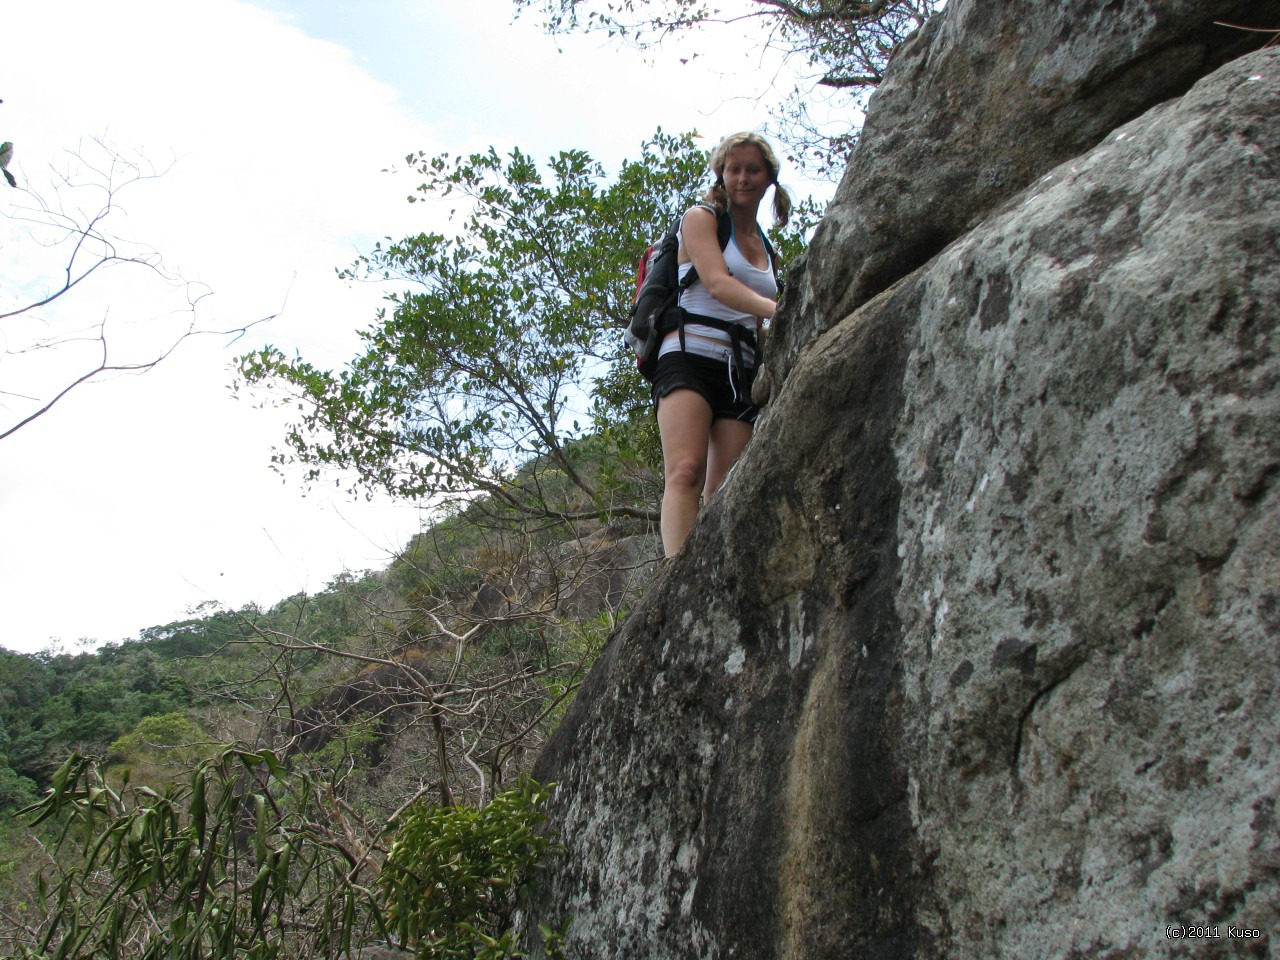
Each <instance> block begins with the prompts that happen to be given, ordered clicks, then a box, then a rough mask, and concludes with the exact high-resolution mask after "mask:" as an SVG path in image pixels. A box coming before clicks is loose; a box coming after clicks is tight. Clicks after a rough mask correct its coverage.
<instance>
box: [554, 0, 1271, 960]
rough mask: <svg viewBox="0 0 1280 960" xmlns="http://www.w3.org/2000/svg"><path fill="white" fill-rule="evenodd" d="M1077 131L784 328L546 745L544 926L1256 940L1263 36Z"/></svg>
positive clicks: (660, 949) (780, 945)
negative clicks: (773, 391) (654, 570)
mask: <svg viewBox="0 0 1280 960" xmlns="http://www.w3.org/2000/svg"><path fill="white" fill-rule="evenodd" d="M988 6H991V7H994V6H997V5H993V4H992V5H988ZM1002 6H1017V7H1031V6H1036V5H1031V4H1016V5H1002ZM1040 6H1044V5H1040ZM1168 6H1173V5H1168ZM1178 6H1186V7H1190V6H1193V5H1191V4H1182V5H1178ZM1130 7H1132V8H1133V9H1134V11H1136V13H1143V12H1145V11H1151V10H1159V9H1163V7H1162V5H1160V4H1156V3H1144V4H1132V5H1127V6H1126V7H1125V8H1124V11H1123V15H1124V16H1126V17H1127V16H1128V14H1129V12H1130ZM1081 9H1082V10H1083V11H1084V12H1085V13H1086V14H1089V15H1090V16H1093V17H1094V18H1095V20H1096V19H1097V18H1103V14H1104V13H1106V12H1107V11H1116V12H1114V13H1113V14H1112V16H1114V17H1115V18H1119V17H1120V16H1121V13H1120V12H1118V8H1117V5H1114V4H1101V5H1099V4H1085V5H1084V6H1083V8H1081ZM1045 10H1048V8H1047V6H1046V7H1045ZM1090 11H1096V12H1095V13H1092V14H1090ZM948 12H949V13H952V14H954V15H955V17H956V18H957V19H958V18H960V17H961V16H962V15H963V16H968V17H978V16H979V12H980V11H979V10H978V8H977V5H975V4H969V3H966V2H965V0H953V3H952V4H950V5H949V7H948ZM1042 12H1043V11H1042ZM1156 19H1157V20H1158V19H1159V18H1158V17H1157V18H1156ZM1071 22H1073V21H1069V20H1064V21H1062V23H1063V24H1068V23H1071ZM947 29H949V28H948V27H947V26H946V24H945V23H944V24H942V25H941V26H937V27H934V28H933V29H932V31H930V33H931V34H932V36H933V37H934V38H935V40H934V42H935V43H939V44H943V40H942V39H938V38H940V37H945V35H946V31H947ZM1025 29H1026V31H1027V32H1029V33H1038V32H1042V31H1044V30H1046V29H1047V28H1046V27H1044V25H1043V24H1040V23H1038V22H1031V21H1029V22H1027V23H1026V25H1025ZM1135 29H1137V28H1135ZM1067 37H1068V39H1069V40H1072V42H1074V43H1076V44H1077V47H1078V48H1079V49H1081V50H1090V49H1094V48H1096V47H1097V46H1098V45H1100V44H1102V43H1103V40H1102V39H1098V40H1095V41H1093V42H1090V41H1088V40H1087V39H1086V38H1082V37H1074V39H1073V34H1071V33H1070V32H1068V34H1067ZM1108 42H1109V41H1108ZM949 43H950V45H951V46H952V47H955V46H958V45H960V40H959V39H956V40H954V41H950V42H949ZM943 48H944V49H946V48H947V45H946V44H944V45H943ZM908 54H909V55H910V56H912V57H915V58H919V59H920V60H921V62H924V61H926V60H928V59H929V58H930V54H929V53H928V51H927V50H925V49H923V48H916V49H912V50H909V51H908ZM1067 65H1068V62H1067V61H1066V60H1063V61H1061V62H1060V63H1059V65H1058V66H1057V67H1053V66H1052V64H1049V65H1038V64H1037V63H1030V64H1027V65H1026V66H1025V70H1026V71H1029V72H1030V74H1031V75H1034V74H1035V70H1036V68H1037V67H1038V66H1042V68H1043V69H1045V70H1050V72H1053V71H1055V70H1056V71H1058V72H1061V71H1063V70H1066V69H1067ZM887 96H888V92H886V94H885V97H887ZM955 96H956V98H965V97H968V98H975V97H980V96H981V91H975V90H972V89H970V90H964V89H960V88H958V87H957V88H956V89H955ZM882 101H883V98H882ZM1127 109H1129V110H1132V109H1134V108H1133V107H1132V106H1131V107H1129V108H1127ZM1089 113H1090V111H1089V110H1086V109H1085V108H1084V107H1083V106H1082V107H1080V108H1079V109H1077V110H1075V111H1074V112H1072V111H1070V110H1067V108H1066V107H1063V108H1062V110H1059V111H1057V113H1056V114H1055V115H1056V116H1058V117H1059V118H1060V120H1058V121H1055V122H1061V123H1064V124H1065V123H1068V122H1070V123H1073V124H1078V123H1082V122H1084V119H1083V118H1084V117H1085V115H1086V114H1089ZM1072 118H1074V119H1072ZM937 122H938V123H939V124H940V125H945V126H947V127H949V128H952V129H953V128H954V123H952V121H950V120H948V119H946V118H940V119H939V120H938V121H937ZM1010 123H1013V121H1010ZM1052 126H1053V123H1048V124H1047V126H1046V124H1045V123H1042V122H1039V121H1037V122H1034V123H1033V122H1032V121H1031V120H1027V121H1026V127H1025V129H1026V130H1028V131H1034V130H1043V129H1047V128H1051V127H1052ZM1008 129H1017V127H1016V124H1015V125H1014V126H1011V127H1008ZM1091 136H1093V139H1094V140H1097V139H1098V137H1099V136H1100V137H1101V141H1100V142H1097V143H1096V145H1095V146H1093V148H1092V149H1090V150H1088V151H1087V152H1083V153H1081V154H1080V155H1079V156H1076V157H1074V158H1071V159H1068V160H1067V162H1065V163H1062V164H1061V165H1059V166H1057V167H1055V168H1052V169H1046V170H1042V171H1039V173H1038V174H1037V176H1036V177H1035V180H1034V182H1033V183H1031V184H1029V185H1027V186H1026V188H1025V189H1023V190H1021V191H1020V192H1014V191H1012V190H1010V195H1009V196H1007V198H1006V202H1004V204H1003V206H999V207H997V208H995V209H993V210H989V211H988V212H987V213H986V215H985V216H982V217H981V219H980V222H979V223H978V224H977V225H976V226H975V225H973V224H969V226H970V227H972V229H969V230H968V231H967V232H964V233H963V235H962V236H960V238H959V239H957V240H955V242H952V243H951V244H950V245H947V246H945V249H943V246H944V243H945V240H944V239H943V238H944V237H945V232H944V233H943V234H939V235H938V239H936V240H935V241H933V242H932V244H931V245H932V246H933V247H934V249H933V250H931V251H930V250H928V247H929V246H930V244H926V245H925V246H923V247H920V248H919V250H920V253H919V254H918V255H919V256H922V257H927V256H928V255H929V254H932V259H930V260H929V261H928V262H927V263H925V264H924V265H923V266H920V267H919V268H918V269H915V270H914V271H912V270H906V269H903V270H902V276H901V278H900V279H898V280H897V281H896V282H894V283H892V284H891V285H890V286H888V287H887V288H886V289H884V290H883V291H881V292H879V293H878V294H877V295H875V296H873V297H872V298H870V299H869V300H868V301H867V302H865V303H864V304H863V305H862V306H861V307H860V308H859V309H857V310H856V311H855V312H853V313H852V314H850V315H848V316H846V317H844V319H842V320H840V322H839V323H836V324H835V325H834V326H833V327H832V328H831V329H830V330H828V331H826V332H825V333H823V334H821V335H820V336H817V338H816V339H815V340H814V342H813V343H812V344H810V345H809V347H808V349H806V350H805V351H804V352H803V353H801V352H798V351H797V353H796V356H795V365H794V369H792V370H791V371H790V374H789V376H788V377H787V380H786V383H785V385H784V387H783V389H781V390H780V391H779V392H778V394H777V396H776V397H775V399H774V402H773V403H772V404H771V406H770V408H769V410H768V412H767V414H766V416H765V417H764V418H762V420H761V422H760V424H759V427H758V430H757V432H756V437H755V439H754V440H753V442H752V444H751V446H750V447H749V448H748V450H747V453H746V454H745V455H744V457H743V459H742V460H741V461H740V462H739V464H738V465H737V466H736V467H735V468H734V470H733V471H732V473H731V474H730V477H729V479H728V481H727V483H726V485H725V487H724V488H723V489H722V490H721V491H720V492H719V493H718V494H717V495H716V497H715V498H714V500H713V501H712V502H711V503H710V504H709V505H708V507H707V508H706V510H705V511H704V513H703V516H702V517H701V518H700V520H699V522H698V524H697V526H696V527H695V529H694V531H693V534H692V535H691V537H690V539H689V542H688V544H687V545H686V548H685V550H684V551H683V553H682V554H681V555H680V556H679V557H678V558H677V559H676V560H675V561H674V562H672V563H671V564H669V565H668V566H667V567H666V568H665V570H664V571H663V573H662V574H660V576H659V578H658V580H657V583H656V586H655V588H654V589H653V590H652V591H651V592H650V593H649V594H648V595H647V597H646V598H645V600H644V601H643V602H642V603H641V604H640V605H639V606H638V607H637V609H636V610H635V611H634V612H633V613H632V615H631V616H630V618H629V619H628V620H627V621H626V623H625V624H624V625H623V627H622V629H621V630H620V631H619V632H618V633H617V634H616V635H615V636H614V637H613V638H612V639H611V640H610V642H609V644H608V645H607V647H606V648H605V650H604V652H603V653H602V655H601V657H600V658H599V660H598V661H597V663H596V666H595V668H594V669H593V671H592V673H591V674H590V675H589V677H588V678H587V680H586V682H585V683H584V685H583V688H582V690H581V691H580V693H579V694H578V697H577V700H576V701H575V703H574V705H573V707H572V708H571V710H570V712H569V713H568V715H567V716H566V718H565V719H564V721H563V723H562V724H561V726H560V727H559V729H558V730H557V731H556V732H555V734H554V736H553V737H552V738H551V740H550V742H549V744H548V746H547V748H546V750H545V752H544V753H543V755H542V757H541V758H540V760H539V763H538V766H537V769H536V770H535V775H536V776H538V777H539V778H541V779H544V780H554V781H556V782H557V783H558V784H559V787H558V789H557V792H556V794H555V797H554V799H553V802H552V807H551V814H552V824H553V826H554V827H555V828H556V829H557V830H558V832H559V834H560V836H561V839H562V841H563V842H564V844H565V845H566V848H567V852H566V855H565V856H564V857H563V858H562V859H560V860H558V861H557V862H556V863H554V864H553V865H552V866H551V867H550V868H549V870H548V871H547V873H546V875H545V877H544V878H543V880H542V882H541V884H540V886H539V888H538V893H537V897H536V900H535V902H534V903H533V905H532V907H531V910H530V914H529V919H530V921H531V922H532V921H540V922H543V923H548V924H553V925H558V924H559V923H561V922H564V921H568V923H569V927H568V950H567V955H568V956H569V957H575V958H592V960H604V958H619V960H621V958H626V960H642V958H689V960H695V958H696V960H716V958H730V957H734V958H797V960H799V958H806V960H828V958H829V960H836V958H840V960H844V958H848V957H876V958H921V960H923V958H931V960H933V958H937V960H941V958H949V960H964V958H973V960H988V958H992V957H1008V958H1020V960H1022V958H1041V957H1043V958H1048V957H1054V958H1068V957H1072V958H1076V957H1112V958H1119V957H1138V956H1142V957H1163V956H1169V957H1172V956H1186V955H1200V956H1226V955H1233V956H1257V957H1263V956H1269V955H1270V951H1271V950H1272V949H1273V948H1274V947H1275V946H1276V944H1275V942H1274V940H1275V938H1276V936H1277V933H1276V931H1278V930H1280V883H1278V882H1277V881H1278V879H1280V834H1278V832H1277V821H1276V816H1275V808H1276V800H1277V794H1280V703H1277V698H1278V695H1280V694H1278V692H1280V654H1278V653H1277V651H1280V554H1278V551H1277V544H1280V484H1278V483H1277V481H1278V480H1280V359H1278V358H1277V347H1278V346H1280V330H1278V329H1277V317H1280V309H1278V308H1277V304H1278V303H1280V253H1278V251H1280V177H1278V174H1280V159H1278V158H1280V50H1276V49H1272V50H1266V51H1263V52H1259V53H1254V54H1250V55H1248V56H1245V57H1243V58H1240V59H1238V60H1235V61H1233V62H1231V63H1229V64H1228V65H1226V66H1224V67H1222V68H1220V69H1218V70H1217V71H1216V72H1214V73H1213V74H1212V75H1210V76H1209V77H1207V78H1206V79H1204V80H1202V81H1201V82H1199V83H1198V84H1196V85H1195V86H1194V87H1192V88H1191V89H1190V91H1189V92H1187V93H1186V94H1185V95H1184V96H1181V97H1180V98H1178V99H1175V100H1173V101H1171V102H1168V103H1165V104H1163V105H1160V106H1157V107H1155V108H1154V109H1151V110H1149V111H1147V112H1146V113H1145V114H1143V115H1142V116H1141V117H1139V118H1138V119H1136V120H1133V121H1132V122H1129V123H1127V124H1126V125H1123V126H1120V127H1119V128H1118V129H1115V130H1114V131H1112V132H1110V133H1108V134H1105V135H1102V134H1101V133H1099V134H1097V135H1096V136H1095V135H1091ZM864 146H865V144H864ZM1062 149H1066V148H1065V147H1064V148H1062ZM1059 159H1061V158H1059ZM1020 169H1021V168H1020ZM886 175H888V174H886ZM1025 175H1026V174H1025V172H1020V173H1019V174H1018V176H1019V177H1023V176H1025ZM1010 176H1012V175H1010ZM1008 182H1009V183H1012V182H1013V180H1012V179H1011V180H1009V181H1008ZM904 202H905V201H904ZM976 211H977V208H976V207H975V208H972V211H971V212H970V213H967V214H964V215H963V216H960V215H959V214H957V217H958V219H957V220H956V221H955V222H956V224H957V225H958V224H960V222H961V221H963V220H964V219H965V217H969V218H977V217H978V216H979V215H978V213H977V212H976ZM834 229H836V230H840V231H842V232H843V231H845V230H846V227H844V226H838V227H837V228H834ZM886 229H887V228H886ZM906 229H914V227H911V226H909V227H907V228H906ZM956 229H957V230H959V227H958V226H957V228H956ZM850 242H851V243H853V242H854V241H852V240H851V241H850ZM859 242H860V241H859ZM812 262H813V261H811V264H812ZM860 262H861V261H860V260H859V259H858V258H857V257H852V259H851V260H850V264H851V266H850V270H853V271H856V269H857V267H858V264H859V263H860ZM905 262H906V261H904V263H905ZM886 276H888V275H886ZM812 282H813V283H817V281H816V279H815V280H812ZM841 283H842V284H843V285H844V286H848V283H847V282H846V281H841ZM880 283H883V281H880ZM818 412H820V414H819V413H818ZM1176 924H1210V925H1212V928H1213V929H1214V930H1216V932H1217V934H1218V936H1219V937H1220V939H1219V940H1217V941H1211V940H1195V941H1186V942H1182V941H1179V940H1175V939H1171V937H1173V936H1175V935H1176V934H1178V933H1180V932H1182V931H1181V928H1176V927H1174V926H1173V925H1176ZM1242 930H1243V931H1250V932H1256V933H1257V936H1256V937H1250V938H1246V937H1245V934H1244V933H1241V932H1240V931H1242Z"/></svg>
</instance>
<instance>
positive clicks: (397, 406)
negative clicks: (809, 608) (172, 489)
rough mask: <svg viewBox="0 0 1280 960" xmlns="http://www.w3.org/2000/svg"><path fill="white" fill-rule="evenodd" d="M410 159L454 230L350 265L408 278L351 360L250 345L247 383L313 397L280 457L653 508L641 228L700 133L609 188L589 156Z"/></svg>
mask: <svg viewBox="0 0 1280 960" xmlns="http://www.w3.org/2000/svg"><path fill="white" fill-rule="evenodd" d="M409 162H410V163H412V164H413V165H414V166H415V167H416V168H417V169H418V170H419V171H420V172H421V173H422V174H423V176H424V177H425V181H424V182H423V184H422V185H421V186H420V187H419V188H418V190H419V193H420V194H421V197H420V198H421V199H434V200H438V199H446V198H447V199H449V200H451V201H452V202H453V203H454V204H456V207H455V213H456V215H457V216H458V217H459V218H460V220H461V224H460V226H461V229H460V230H459V232H458V233H457V234H456V235H454V236H451V237H447V236H444V235H442V234H438V233H429V234H427V233H424V234H420V235H417V236H411V237H406V238H405V239H403V240H400V241H395V242H391V241H388V243H387V244H386V245H385V246H383V245H381V244H380V245H378V246H377V247H376V248H375V249H374V250H373V251H372V252H371V253H370V254H369V255H367V256H365V257H361V258H360V260H359V261H358V262H357V263H356V265H355V266H353V267H352V268H351V269H349V270H347V271H345V275H346V276H348V277H350V278H376V279H380V280H384V281H385V280H395V281H404V282H406V283H410V284H412V285H413V288H412V289H410V290H408V291H405V292H402V293H396V294H393V295H391V296H390V297H389V298H388V299H389V300H390V303H391V307H390V309H389V310H383V311H382V312H380V314H379V315H378V318H377V324H376V325H375V326H374V327H373V328H372V329H370V330H366V331H365V332H364V333H363V334H362V336H363V338H364V342H365V349H364V353H363V354H362V355H361V356H359V357H357V358H356V359H355V360H354V361H352V362H351V364H350V365H349V367H348V369H347V370H345V371H342V372H338V373H334V372H331V371H325V370H321V369H318V368H317V367H315V366H314V365H312V364H310V363H308V362H307V361H306V360H304V359H302V358H301V357H297V358H289V357H286V356H285V355H284V354H283V353H282V352H281V351H280V350H278V349H277V348H274V347H267V348H265V349H263V350H261V351H259V352H257V353H254V354H250V355H248V356H246V357H243V358H242V360H241V373H242V376H243V380H244V383H245V384H246V385H267V386H270V387H273V388H276V389H277V390H282V391H284V395H285V397H286V398H287V401H288V402H290V403H296V404H297V405H298V407H299V408H300V409H301V411H302V417H301V420H300V421H299V422H297V423H295V424H294V425H293V426H292V428H291V431H290V433H289V435H288V438H287V444H288V450H287V452H277V454H276V460H277V461H278V462H285V461H287V460H295V461H298V462H301V463H303V464H305V465H308V466H309V467H310V474H309V476H310V479H312V480H315V479H318V478H319V477H320V476H321V475H322V471H323V470H325V469H327V468H331V467H339V468H345V469H352V470H354V471H355V472H356V475H357V476H358V478H359V479H358V481H357V484H358V485H362V486H364V487H366V488H368V489H377V490H383V491H387V492H389V493H391V494H392V495H395V496H401V497H409V498H415V499H428V500H433V499H439V498H460V499H464V500H471V499H473V498H474V496H475V495H476V494H483V495H485V497H486V500H484V501H483V502H484V503H485V504H486V505H487V509H489V510H490V511H492V512H493V513H495V514H503V515H504V516H505V517H506V518H507V519H511V518H514V519H518V520H520V519H523V520H536V521H557V522H565V521H575V520H580V519H584V518H587V517H606V518H608V517H613V518H619V517H632V518H644V519H652V518H654V517H655V515H656V513H655V511H654V509H653V507H652V504H651V503H646V502H644V500H643V498H642V497H640V496H639V495H638V493H637V490H636V489H635V487H634V486H629V484H628V475H627V470H626V465H627V464H629V463H638V462H646V460H648V459H651V457H652V439H651V436H650V434H651V431H652V426H651V419H652V418H650V417H646V416H643V414H644V413H645V411H646V410H647V398H646V394H645V392H644V390H643V389H642V381H641V380H640V378H639V376H638V375H637V373H636V372H635V364H634V360H633V358H631V357H630V355H629V354H628V353H627V352H626V347H625V345H624V344H623V343H622V338H621V336H620V325H621V323H622V322H623V321H624V320H625V319H626V316H627V310H628V307H629V306H630V302H631V299H632V294H633V291H634V265H635V262H636V259H637V258H638V257H639V255H640V253H641V252H642V249H643V243H644V240H645V238H651V237H654V236H657V235H659V234H660V233H662V232H665V230H666V229H668V228H669V226H670V224H671V223H672V222H674V220H675V218H676V217H677V216H678V214H679V212H680V211H682V210H683V209H684V208H685V207H686V206H687V205H688V204H689V203H690V202H691V201H692V200H693V199H694V198H695V197H696V196H697V194H698V193H699V192H700V189H701V186H702V184H703V183H704V182H705V165H706V160H705V157H704V155H703V153H702V152H701V151H700V150H698V149H697V148H696V146H695V144H694V141H693V138H692V136H683V137H675V136H669V135H666V134H663V133H662V132H661V131H659V132H658V133H657V134H656V135H655V136H654V137H653V139H652V140H650V141H648V142H647V143H645V144H644V146H643V152H642V155H641V157H640V158H639V159H638V160H635V161H627V162H625V163H623V165H622V168H621V170H620V171H619V173H618V175H617V176H616V178H614V179H613V180H612V182H606V176H605V173H604V170H603V168H602V167H601V166H600V164H599V163H597V162H595V161H593V160H592V159H591V157H590V156H588V155H587V154H586V153H584V152H583V151H580V150H568V151H564V152H562V153H560V154H558V155H557V156H556V157H554V158H552V160H551V161H550V169H549V171H548V173H549V177H544V174H543V172H542V171H541V170H540V169H539V167H538V165H537V164H536V163H535V162H534V161H533V160H532V158H530V157H529V156H528V155H527V154H525V153H522V152H521V151H519V150H515V151H513V152H512V153H511V154H510V155H509V156H506V157H503V156H500V155H499V154H498V152H497V151H496V150H493V149H492V148H491V149H490V150H489V152H488V153H485V154H474V155H472V156H469V157H457V158H454V157H450V156H448V155H442V156H438V157H431V158H428V157H426V156H424V155H422V154H418V155H416V156H411V157H409ZM412 199H418V198H411V200H412ZM815 215H816V210H815V209H814V206H813V204H811V203H805V204H798V205H797V209H796V211H795V212H794V213H793V220H792V226H791V227H789V228H788V230H787V231H786V232H785V233H782V234H780V235H776V236H775V246H776V247H777V248H778V250H779V251H780V253H781V254H782V256H783V257H784V258H786V257H789V256H792V255H794V254H796V253H797V252H798V249H799V248H800V247H801V246H802V244H803V235H804V231H805V230H806V229H807V227H808V226H809V225H810V224H811V223H812V221H813V220H814V219H815ZM646 438H648V442H649V444H650V446H649V447H647V448H646V447H645V445H644V444H645V441H646Z"/></svg>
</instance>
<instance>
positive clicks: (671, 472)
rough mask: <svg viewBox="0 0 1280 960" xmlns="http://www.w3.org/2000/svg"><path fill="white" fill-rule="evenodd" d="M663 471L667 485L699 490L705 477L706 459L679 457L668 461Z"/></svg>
mask: <svg viewBox="0 0 1280 960" xmlns="http://www.w3.org/2000/svg"><path fill="white" fill-rule="evenodd" d="M665 473H666V483H667V486H668V487H676V488H681V489H685V490H697V491H699V492H701V490H702V485H703V484H704V483H705V482H706V479H707V461H706V459H705V458H703V459H697V458H693V457H688V458H680V459H677V460H673V461H671V462H669V463H668V464H667V465H666V471H665Z"/></svg>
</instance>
